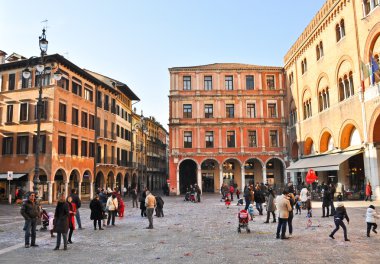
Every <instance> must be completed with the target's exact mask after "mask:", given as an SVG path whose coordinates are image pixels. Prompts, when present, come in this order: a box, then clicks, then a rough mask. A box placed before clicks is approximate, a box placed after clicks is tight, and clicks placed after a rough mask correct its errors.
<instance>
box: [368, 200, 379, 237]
mask: <svg viewBox="0 0 380 264" xmlns="http://www.w3.org/2000/svg"><path fill="white" fill-rule="evenodd" d="M376 218H380V216H379V215H378V214H377V213H376V210H375V206H373V205H370V206H369V207H368V209H367V214H366V222H367V237H369V233H370V232H371V228H372V231H373V232H374V233H375V234H377V231H376V228H377V224H376Z"/></svg>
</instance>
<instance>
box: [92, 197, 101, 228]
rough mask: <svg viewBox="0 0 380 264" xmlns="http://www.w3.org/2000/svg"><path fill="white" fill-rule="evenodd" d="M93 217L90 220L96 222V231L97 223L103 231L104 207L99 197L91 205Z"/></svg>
mask: <svg viewBox="0 0 380 264" xmlns="http://www.w3.org/2000/svg"><path fill="white" fill-rule="evenodd" d="M90 209H91V215H90V219H91V220H93V221H94V230H96V223H98V227H99V230H103V228H102V226H101V222H102V219H103V206H102V204H101V202H100V200H99V195H95V197H94V199H92V200H91V203H90Z"/></svg>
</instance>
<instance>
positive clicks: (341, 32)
mask: <svg viewBox="0 0 380 264" xmlns="http://www.w3.org/2000/svg"><path fill="white" fill-rule="evenodd" d="M335 35H336V42H339V41H340V40H341V39H342V38H343V37H344V36H345V35H346V29H345V27H344V19H342V20H340V22H339V24H336V25H335Z"/></svg>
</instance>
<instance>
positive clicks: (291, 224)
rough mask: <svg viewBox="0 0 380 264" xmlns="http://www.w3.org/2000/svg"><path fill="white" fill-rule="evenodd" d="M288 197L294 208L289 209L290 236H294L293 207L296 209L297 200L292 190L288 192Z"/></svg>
mask: <svg viewBox="0 0 380 264" xmlns="http://www.w3.org/2000/svg"><path fill="white" fill-rule="evenodd" d="M288 197H289V202H290V206H291V207H292V210H291V211H289V217H288V226H289V237H292V234H293V209H294V205H295V203H296V200H295V198H294V194H293V193H291V192H290V193H289V194H288Z"/></svg>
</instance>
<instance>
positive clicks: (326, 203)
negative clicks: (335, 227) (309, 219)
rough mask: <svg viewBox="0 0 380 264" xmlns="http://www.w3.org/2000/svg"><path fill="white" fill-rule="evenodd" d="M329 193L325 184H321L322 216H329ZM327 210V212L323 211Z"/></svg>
mask: <svg viewBox="0 0 380 264" xmlns="http://www.w3.org/2000/svg"><path fill="white" fill-rule="evenodd" d="M330 201H331V195H330V192H329V188H328V187H327V185H324V186H323V198H322V217H329V216H330V212H329V207H330ZM326 210H327V213H325V211H326Z"/></svg>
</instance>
